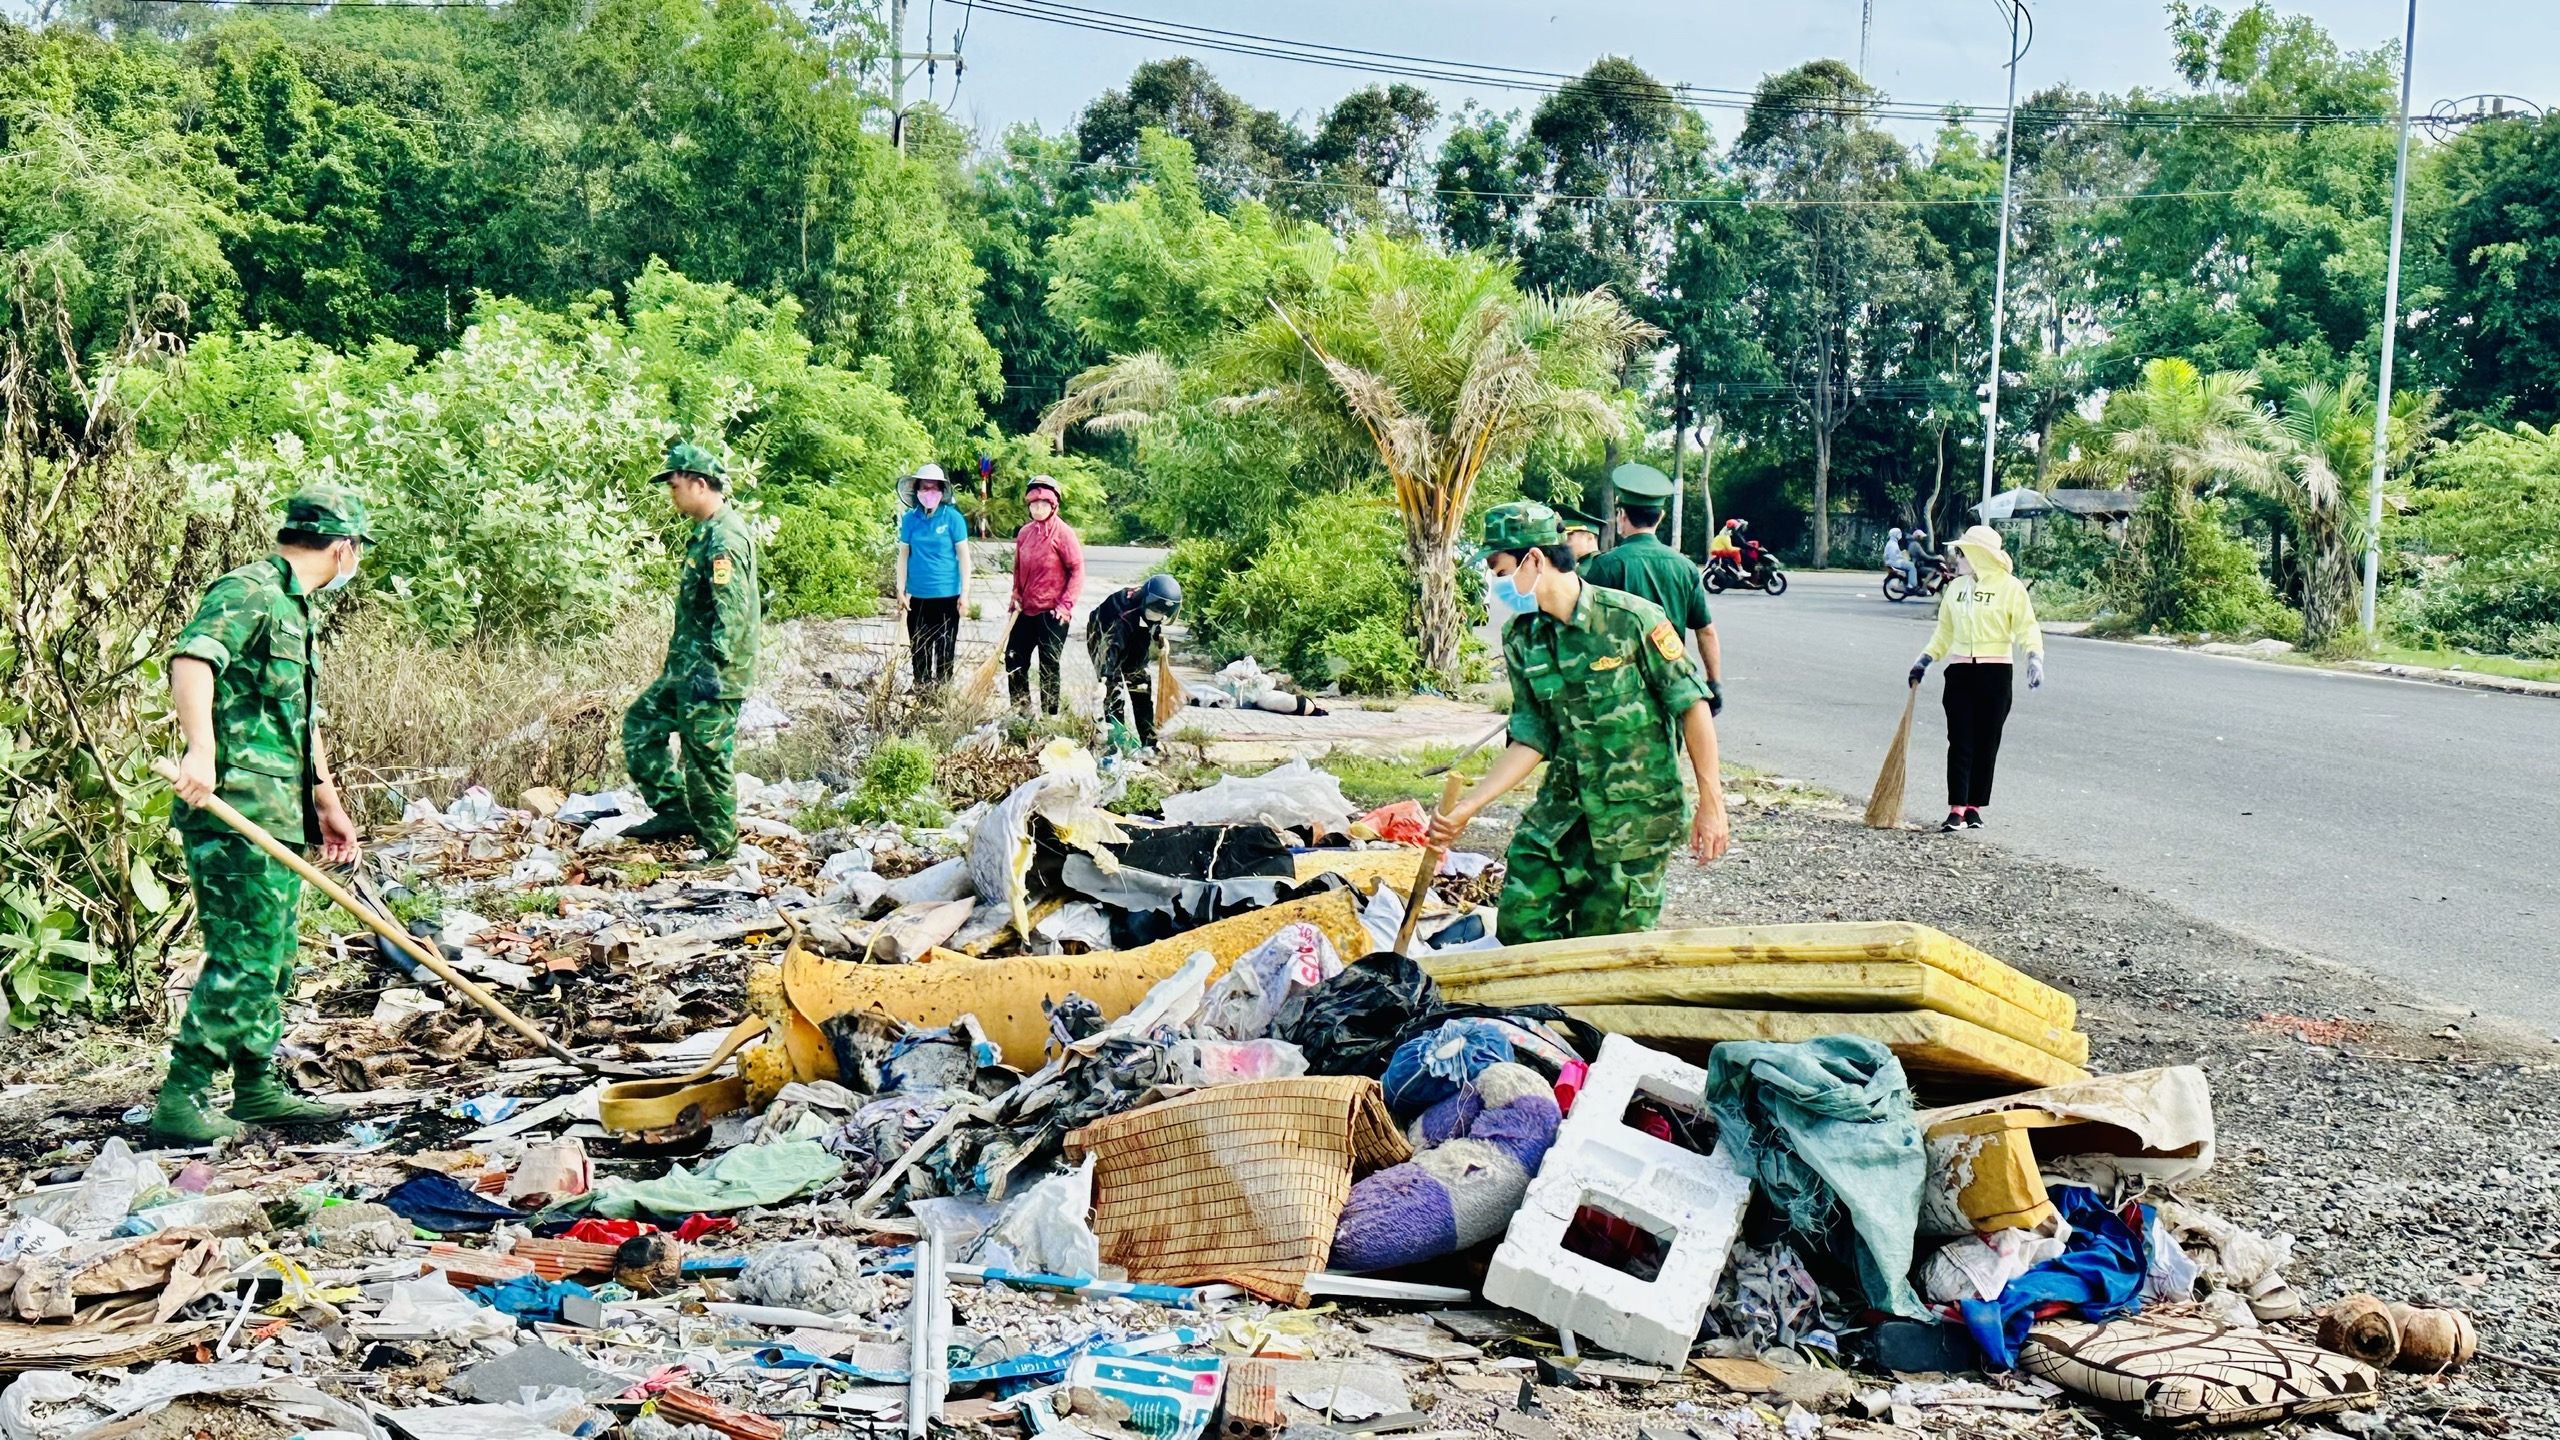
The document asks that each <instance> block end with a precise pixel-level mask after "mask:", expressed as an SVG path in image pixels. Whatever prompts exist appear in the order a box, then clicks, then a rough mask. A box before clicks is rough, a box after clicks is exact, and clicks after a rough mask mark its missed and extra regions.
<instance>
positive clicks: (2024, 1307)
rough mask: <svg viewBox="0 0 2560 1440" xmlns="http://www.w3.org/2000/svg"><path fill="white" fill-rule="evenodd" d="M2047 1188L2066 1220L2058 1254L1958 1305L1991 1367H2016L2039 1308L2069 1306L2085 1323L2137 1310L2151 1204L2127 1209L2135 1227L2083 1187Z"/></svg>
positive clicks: (2145, 1269)
mask: <svg viewBox="0 0 2560 1440" xmlns="http://www.w3.org/2000/svg"><path fill="white" fill-rule="evenodd" d="M2050 1193H2051V1198H2052V1200H2053V1203H2054V1205H2055V1207H2056V1208H2058V1209H2059V1210H2061V1211H2062V1218H2063V1219H2065V1220H2067V1221H2069V1222H2070V1223H2071V1238H2070V1239H2069V1240H2067V1241H2065V1242H2063V1245H2064V1248H2063V1251H2062V1253H2061V1254H2059V1255H2057V1256H2055V1257H2053V1258H2052V1259H2050V1260H2047V1261H2045V1262H2044V1263H2043V1264H2041V1265H2038V1266H2036V1267H2035V1268H2034V1269H2032V1270H2029V1271H2028V1272H2027V1273H2025V1274H2024V1275H2021V1276H2019V1277H2018V1278H2017V1279H2015V1280H2012V1281H2010V1282H2009V1284H2008V1288H2006V1289H2004V1290H2002V1291H2001V1292H2000V1297H1999V1298H1998V1299H1996V1300H1967V1301H1965V1302H1964V1323H1965V1328H1966V1329H1968V1330H1971V1331H1972V1332H1973V1343H1974V1344H1976V1345H1979V1346H1981V1347H1982V1359H1983V1363H1984V1365H1985V1366H1986V1367H1988V1368H1990V1369H1993V1370H2014V1369H2016V1368H2017V1366H2018V1347H2019V1346H2021V1345H2024V1344H2025V1343H2026V1341H2027V1331H2028V1329H2029V1328H2030V1327H2032V1326H2033V1325H2034V1324H2035V1319H2036V1311H2037V1310H2039V1309H2041V1308H2043V1307H2044V1306H2046V1305H2050V1304H2055V1303H2060V1304H2064V1305H2069V1306H2071V1307H2073V1308H2074V1309H2077V1310H2078V1311H2079V1312H2080V1314H2081V1317H2082V1318H2083V1319H2087V1320H2090V1321H2093V1322H2104V1321H2108V1320H2113V1319H2116V1318H2117V1317H2119V1316H2124V1315H2131V1314H2133V1313H2134V1312H2135V1311H2138V1310H2140V1309H2141V1308H2142V1277H2143V1276H2144V1275H2145V1274H2147V1273H2149V1271H2150V1269H2151V1249H2150V1247H2149V1246H2148V1245H2147V1244H2145V1243H2144V1242H2143V1238H2142V1236H2143V1233H2144V1232H2147V1231H2149V1230H2150V1228H2151V1213H2152V1212H2151V1207H2150V1206H2148V1205H2141V1206H2137V1207H2135V1208H2136V1209H2137V1210H2139V1211H2140V1212H2141V1220H2142V1224H2141V1227H2140V1229H2139V1230H2137V1229H2136V1228H2134V1227H2132V1226H2129V1225H2127V1224H2125V1222H2124V1219H2123V1217H2122V1216H2119V1215H2118V1214H2116V1213H2115V1212H2114V1211H2112V1210H2110V1209H2108V1208H2107V1206H2106V1202H2105V1201H2103V1200H2100V1199H2099V1198H2098V1192H2097V1191H2095V1190H2092V1189H2090V1188H2089V1187H2088V1186H2086V1185H2057V1186H2055V1187H2054V1188H2053V1190H2052V1191H2051V1192H2050Z"/></svg>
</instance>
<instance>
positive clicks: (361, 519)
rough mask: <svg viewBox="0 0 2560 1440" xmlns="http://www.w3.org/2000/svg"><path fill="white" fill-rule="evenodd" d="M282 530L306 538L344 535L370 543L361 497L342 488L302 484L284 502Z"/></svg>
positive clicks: (370, 533) (370, 537) (371, 537)
mask: <svg viewBox="0 0 2560 1440" xmlns="http://www.w3.org/2000/svg"><path fill="white" fill-rule="evenodd" d="M284 528H286V529H287V530H300V531H302V532H303V533H304V534H307V535H329V536H344V537H346V538H347V539H350V540H362V541H365V542H367V543H370V542H371V541H372V540H373V532H372V531H371V530H369V529H367V528H366V517H365V513H364V497H363V496H361V495H358V494H357V493H356V492H354V491H353V490H349V489H347V488H346V487H345V486H343V485H325V484H323V485H306V486H304V487H302V489H300V490H298V491H296V492H294V496H293V498H292V499H290V500H287V501H286V502H284Z"/></svg>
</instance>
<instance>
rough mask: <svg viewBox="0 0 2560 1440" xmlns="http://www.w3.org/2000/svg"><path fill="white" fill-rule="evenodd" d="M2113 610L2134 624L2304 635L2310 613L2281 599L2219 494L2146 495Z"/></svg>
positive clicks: (2130, 528)
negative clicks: (2183, 498)
mask: <svg viewBox="0 0 2560 1440" xmlns="http://www.w3.org/2000/svg"><path fill="white" fill-rule="evenodd" d="M2106 589H2107V603H2108V608H2109V609H2110V610H2112V611H2114V612H2115V613H2116V614H2118V615H2121V616H2123V617H2125V620H2126V622H2127V623H2128V625H2129V626H2130V627H2131V628H2138V629H2144V630H2150V631H2156V632H2167V633H2170V634H2177V635H2198V634H2210V635H2214V636H2218V637H2235V636H2248V635H2274V636H2278V637H2280V638H2284V639H2295V638H2298V637H2299V636H2300V635H2301V633H2302V617H2301V616H2300V615H2299V614H2298V613H2296V612H2295V611H2293V610H2291V609H2289V608H2287V607H2286V605H2285V603H2284V602H2283V601H2282V600H2280V599H2278V598H2276V593H2275V590H2274V589H2273V587H2271V586H2269V585H2268V584H2267V577H2266V575H2265V574H2264V573H2263V572H2262V571H2261V570H2260V568H2259V559H2258V552H2257V550H2256V549H2255V548H2254V547H2252V546H2251V545H2250V544H2249V542H2248V541H2246V540H2243V539H2241V538H2240V537H2239V536H2238V535H2236V534H2234V533H2232V530H2231V526H2230V524H2229V522H2228V518H2227V506H2226V504H2225V502H2223V501H2221V500H2219V499H2207V500H2194V501H2189V502H2185V503H2181V502H2180V500H2179V499H2178V497H2177V496H2175V495H2174V494H2173V493H2172V492H2171V490H2170V488H2169V487H2166V486H2163V487H2160V488H2158V489H2154V490H2152V491H2150V492H2149V493H2147V494H2145V495H2144V496H2143V500H2142V504H2141V506H2140V508H2138V509H2137V510H2135V512H2134V515H2133V518H2132V520H2131V521H2129V522H2128V523H2127V527H2126V540H2125V545H2124V548H2123V550H2122V551H2121V552H2120V553H2119V554H2118V555H2117V557H2116V559H2115V562H2114V564H2113V565H2112V566H2111V568H2110V571H2109V578H2108V584H2107V587H2106Z"/></svg>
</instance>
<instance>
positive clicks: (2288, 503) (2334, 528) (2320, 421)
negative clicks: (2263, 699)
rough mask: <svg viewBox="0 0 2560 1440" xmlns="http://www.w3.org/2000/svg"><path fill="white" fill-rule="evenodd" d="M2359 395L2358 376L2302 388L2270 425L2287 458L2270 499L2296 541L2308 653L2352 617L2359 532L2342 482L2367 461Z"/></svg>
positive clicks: (2369, 416)
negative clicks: (2301, 555) (2287, 516)
mask: <svg viewBox="0 0 2560 1440" xmlns="http://www.w3.org/2000/svg"><path fill="white" fill-rule="evenodd" d="M2365 388H2366V387H2365V380H2364V376H2363V374H2362V373H2361V372H2358V371H2352V370H2351V371H2349V372H2347V378H2346V379H2345V380H2344V381H2343V382H2341V383H2339V384H2337V385H2323V384H2319V383H2317V382H2314V383H2312V384H2309V385H2305V386H2303V387H2302V388H2301V389H2299V390H2297V391H2295V392H2294V393H2293V398H2292V400H2291V401H2290V402H2289V403H2288V404H2287V405H2286V406H2285V408H2284V413H2283V414H2282V415H2280V416H2278V417H2277V419H2276V426H2277V428H2278V429H2279V430H2280V431H2282V432H2283V434H2284V436H2285V439H2286V440H2287V442H2288V443H2289V444H2290V445H2291V446H2292V449H2293V455H2292V458H2291V463H2289V464H2287V465H2285V466H2284V467H2283V468H2282V469H2281V470H2279V471H2278V472H2277V474H2276V477H2275V482H2276V483H2275V485H2274V486H2273V488H2272V490H2271V492H2270V493H2272V494H2273V495H2274V497H2275V498H2276V499H2277V500H2279V501H2281V502H2283V504H2284V507H2285V509H2286V510H2288V511H2290V512H2291V513H2292V515H2293V524H2294V528H2295V530H2296V531H2298V532H2299V533H2300V535H2301V537H2302V548H2303V550H2304V551H2305V552H2306V558H2305V561H2304V564H2303V577H2302V643H2303V644H2304V645H2306V646H2309V647H2311V648H2313V649H2318V648H2320V647H2321V646H2324V645H2328V644H2330V643H2332V642H2333V641H2335V640H2336V639H2337V638H2338V637H2339V636H2340V635H2342V634H2344V633H2345V632H2346V629H2347V627H2348V625H2349V623H2350V622H2351V617H2352V616H2353V615H2354V612H2355V605H2356V557H2357V556H2358V555H2359V554H2361V553H2362V552H2363V549H2364V531H2365V526H2364V516H2363V514H2362V513H2361V507H2360V506H2359V505H2358V504H2357V501H2356V496H2355V493H2354V488H2353V486H2352V485H2351V484H2350V483H2349V482H2348V480H2347V479H2346V477H2348V476H2351V475H2355V474H2358V473H2360V472H2361V471H2362V470H2363V469H2364V467H2365V465H2366V464H2367V463H2368V462H2369V461H2370V460H2371V458H2372V448H2373V406H2372V405H2370V404H2368V403H2366V402H2365V399H2364V394H2365Z"/></svg>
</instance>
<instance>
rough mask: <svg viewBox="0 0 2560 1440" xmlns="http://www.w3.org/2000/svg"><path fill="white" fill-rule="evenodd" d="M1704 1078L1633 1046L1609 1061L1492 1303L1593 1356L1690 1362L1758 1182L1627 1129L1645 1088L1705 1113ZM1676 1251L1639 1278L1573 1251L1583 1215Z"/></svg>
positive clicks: (1532, 1195) (1570, 1126)
mask: <svg viewBox="0 0 2560 1440" xmlns="http://www.w3.org/2000/svg"><path fill="white" fill-rule="evenodd" d="M1706 1086H1707V1075H1706V1072H1705V1071H1704V1070H1701V1069H1700V1068H1698V1067H1697V1066H1695V1065H1691V1064H1689V1063H1688V1062H1686V1061H1684V1060H1681V1059H1678V1058H1677V1057H1675V1056H1670V1055H1665V1054H1663V1053H1662V1052H1660V1051H1658V1050H1650V1049H1647V1048H1645V1047H1644V1046H1642V1045H1639V1044H1637V1043H1636V1042H1634V1041H1632V1040H1629V1039H1627V1038H1626V1037H1625V1036H1623V1035H1611V1036H1609V1037H1607V1038H1606V1039H1605V1040H1604V1041H1602V1043H1601V1046H1600V1058H1599V1060H1598V1062H1597V1063H1595V1064H1594V1065H1593V1066H1592V1067H1591V1075H1590V1079H1589V1081H1588V1082H1587V1083H1586V1084H1585V1085H1584V1087H1583V1090H1582V1093H1581V1094H1580V1096H1578V1097H1577V1098H1576V1099H1575V1101H1574V1106H1573V1113H1572V1114H1571V1115H1570V1116H1567V1117H1566V1119H1565V1122H1564V1124H1563V1126H1562V1127H1561V1128H1560V1129H1559V1130H1558V1131H1557V1132H1556V1143H1555V1146H1554V1148H1552V1149H1550V1150H1549V1151H1548V1152H1547V1158H1546V1162H1545V1163H1544V1164H1543V1165H1541V1166H1540V1167H1539V1168H1538V1178H1537V1179H1535V1180H1533V1181H1531V1182H1530V1184H1529V1194H1528V1197H1527V1198H1526V1199H1525V1200H1524V1201H1522V1202H1521V1206H1520V1210H1519V1213H1518V1214H1516V1215H1514V1216H1512V1217H1511V1228H1510V1230H1509V1231H1508V1232H1507V1233H1506V1234H1505V1235H1504V1236H1503V1238H1502V1245H1501V1247H1500V1248H1499V1249H1497V1250H1496V1251H1495V1252H1494V1256H1493V1266H1492V1269H1491V1270H1490V1271H1489V1272H1488V1273H1487V1274H1486V1276H1485V1282H1484V1296H1485V1298H1486V1299H1487V1300H1490V1301H1492V1302H1493V1303H1494V1304H1497V1305H1507V1306H1509V1307H1511V1308H1512V1309H1514V1310H1520V1311H1524V1312H1526V1313H1528V1314H1530V1315H1534V1316H1536V1317H1537V1318H1539V1319H1540V1320H1543V1321H1545V1322H1547V1323H1548V1324H1550V1325H1553V1326H1555V1327H1556V1328H1557V1329H1558V1330H1569V1331H1571V1332H1573V1333H1574V1334H1575V1335H1577V1336H1579V1337H1580V1338H1581V1339H1582V1340H1583V1341H1584V1342H1585V1343H1586V1344H1587V1345H1596V1346H1599V1347H1602V1348H1604V1349H1609V1350H1614V1351H1617V1352H1618V1353H1619V1354H1622V1355H1628V1356H1632V1357H1634V1358H1635V1359H1638V1360H1644V1361H1648V1362H1650V1363H1652V1364H1656V1365H1668V1366H1674V1367H1676V1366H1679V1365H1682V1364H1685V1363H1687V1361H1688V1358H1689V1347H1690V1345H1691V1344H1692V1343H1693V1342H1694V1341H1695V1340H1696V1339H1697V1336H1698V1327H1699V1326H1700V1325H1701V1324H1702V1323H1703V1322H1704V1321H1705V1320H1706V1316H1707V1307H1708V1305H1709V1304H1710V1303H1712V1302H1713V1301H1714V1299H1715V1294H1716V1282H1717V1280H1718V1279H1719V1278H1720V1277H1721V1276H1722V1275H1723V1273H1724V1263H1725V1256H1726V1254H1727V1253H1728V1252H1729V1251H1731V1250H1732V1248H1733V1241H1734V1236H1735V1234H1736V1233H1737V1232H1738V1231H1740V1229H1741V1228H1742V1212H1743V1207H1744V1206H1746V1205H1747V1204H1749V1203H1750V1200H1751V1182H1750V1181H1748V1180H1746V1179H1744V1178H1743V1177H1742V1175H1741V1174H1740V1173H1739V1172H1738V1171H1736V1170H1735V1169H1734V1168H1733V1164H1732V1162H1731V1161H1730V1160H1729V1159H1728V1158H1727V1157H1726V1155H1725V1153H1724V1150H1723V1147H1722V1146H1721V1145H1719V1146H1718V1147H1717V1149H1716V1151H1715V1153H1713V1154H1710V1155H1700V1154H1698V1153H1696V1152H1695V1151H1691V1150H1686V1149H1683V1148H1682V1147H1680V1146H1678V1145H1674V1144H1672V1143H1671V1142H1669V1141H1667V1140H1659V1139H1656V1138H1654V1137H1653V1136H1651V1135H1648V1134H1646V1133H1644V1132H1643V1131H1641V1130H1637V1129H1634V1128H1632V1127H1630V1126H1629V1125H1627V1124H1626V1119H1625V1117H1626V1113H1627V1107H1628V1105H1630V1104H1631V1103H1633V1102H1634V1100H1635V1099H1636V1096H1637V1093H1638V1092H1639V1091H1641V1092H1643V1093H1645V1094H1647V1095H1650V1096H1652V1097H1653V1098H1655V1099H1657V1100H1659V1101H1661V1102H1663V1103H1664V1104H1666V1105H1669V1106H1671V1107H1673V1108H1675V1109H1679V1110H1684V1111H1688V1112H1690V1113H1693V1114H1699V1115H1703V1114H1704V1113H1705V1111H1706ZM1585 1205H1590V1206H1592V1207H1594V1208H1596V1209H1599V1210H1602V1211H1605V1212H1607V1213H1609V1214H1612V1215H1615V1216H1617V1217H1618V1218H1620V1219H1623V1220H1627V1221H1630V1222H1632V1223H1634V1224H1635V1225H1637V1226H1639V1227H1640V1228H1642V1229H1645V1230H1648V1231H1650V1232H1652V1233H1653V1234H1654V1235H1656V1236H1658V1237H1662V1238H1663V1239H1665V1240H1666V1241H1667V1249H1666V1251H1665V1253H1664V1254H1663V1256H1662V1267H1661V1270H1660V1272H1659V1273H1658V1274H1656V1275H1655V1277H1654V1278H1653V1279H1651V1280H1644V1279H1639V1278H1638V1277H1637V1276H1635V1275H1633V1274H1630V1273H1628V1272H1626V1271H1623V1270H1619V1269H1616V1268H1613V1267H1612V1266H1610V1265H1608V1264H1605V1263H1603V1262H1601V1261H1598V1260H1594V1259H1590V1258H1588V1257H1586V1256H1581V1255H1576V1254H1573V1253H1571V1252H1569V1251H1567V1250H1566V1249H1565V1248H1564V1239H1565V1232H1566V1231H1567V1230H1568V1229H1570V1228H1571V1227H1572V1225H1573V1218H1574V1215H1575V1213H1576V1212H1577V1211H1579V1210H1580V1209H1581V1208H1582V1207H1583V1206H1585Z"/></svg>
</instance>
